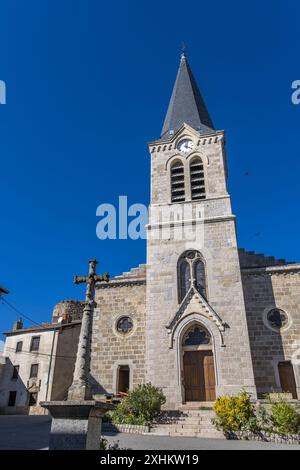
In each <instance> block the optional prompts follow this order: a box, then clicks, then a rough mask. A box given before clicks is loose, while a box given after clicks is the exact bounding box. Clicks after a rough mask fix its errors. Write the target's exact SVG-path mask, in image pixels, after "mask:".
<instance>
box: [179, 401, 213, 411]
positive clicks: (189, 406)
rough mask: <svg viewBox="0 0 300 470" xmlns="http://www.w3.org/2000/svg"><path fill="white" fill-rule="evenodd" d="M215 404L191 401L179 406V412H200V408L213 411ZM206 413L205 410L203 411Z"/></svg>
mask: <svg viewBox="0 0 300 470" xmlns="http://www.w3.org/2000/svg"><path fill="white" fill-rule="evenodd" d="M213 406H214V402H213V401H189V402H188V403H184V404H183V405H180V406H179V408H178V409H179V410H194V409H196V410H199V408H201V407H204V408H211V409H213ZM203 411H205V410H203Z"/></svg>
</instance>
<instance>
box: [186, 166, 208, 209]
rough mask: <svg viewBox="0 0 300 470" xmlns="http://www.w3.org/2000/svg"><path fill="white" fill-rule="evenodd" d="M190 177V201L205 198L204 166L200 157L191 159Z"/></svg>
mask: <svg viewBox="0 0 300 470" xmlns="http://www.w3.org/2000/svg"><path fill="white" fill-rule="evenodd" d="M190 177H191V196H192V201H196V200H198V199H205V197H206V195H205V181H204V168H203V162H202V160H201V158H195V159H194V160H192V161H191V163H190Z"/></svg>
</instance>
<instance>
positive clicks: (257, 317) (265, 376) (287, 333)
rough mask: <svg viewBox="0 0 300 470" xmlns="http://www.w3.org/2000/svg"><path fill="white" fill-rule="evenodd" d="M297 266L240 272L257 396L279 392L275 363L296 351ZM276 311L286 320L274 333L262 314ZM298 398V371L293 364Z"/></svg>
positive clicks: (299, 324)
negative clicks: (283, 312)
mask: <svg viewBox="0 0 300 470" xmlns="http://www.w3.org/2000/svg"><path fill="white" fill-rule="evenodd" d="M299 269H300V265H287V266H285V267H282V268H274V267H273V268H265V269H263V268H261V269H257V270H255V269H254V270H251V269H248V270H242V279H243V288H244V296H245V304H246V311H247V321H248V329H249V337H250V346H251V354H252V360H253V367H254V376H255V382H256V386H257V390H258V393H259V394H261V393H266V392H270V391H272V390H274V391H281V387H280V380H279V374H278V362H280V361H284V360H289V361H290V360H292V358H293V355H294V354H295V353H296V355H297V351H298V359H299V348H300V271H299ZM275 307H277V308H280V309H282V310H283V311H285V312H286V313H287V315H288V317H289V323H288V325H287V327H284V328H283V329H282V330H281V331H279V332H277V331H274V330H272V329H270V327H268V326H267V324H268V323H267V321H266V314H267V312H268V311H270V310H271V309H272V308H275ZM293 367H294V375H295V380H296V385H297V389H298V398H300V370H299V365H298V364H294V366H293Z"/></svg>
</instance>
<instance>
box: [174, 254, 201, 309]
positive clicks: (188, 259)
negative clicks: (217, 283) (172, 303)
mask: <svg viewBox="0 0 300 470" xmlns="http://www.w3.org/2000/svg"><path fill="white" fill-rule="evenodd" d="M192 286H193V287H194V288H195V289H196V290H197V291H198V292H199V294H201V295H202V297H204V298H205V299H206V276H205V265H204V262H203V260H202V257H201V255H200V253H199V252H198V251H186V252H185V253H183V255H182V256H181V257H180V259H179V262H178V300H179V303H181V302H182V301H183V299H184V297H185V296H186V294H187V293H188V291H189V290H190V288H191V287H192Z"/></svg>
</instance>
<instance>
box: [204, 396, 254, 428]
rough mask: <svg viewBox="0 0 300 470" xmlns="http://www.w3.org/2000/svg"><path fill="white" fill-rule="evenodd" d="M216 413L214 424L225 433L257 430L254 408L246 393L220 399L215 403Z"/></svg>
mask: <svg viewBox="0 0 300 470" xmlns="http://www.w3.org/2000/svg"><path fill="white" fill-rule="evenodd" d="M214 411H215V414H216V418H215V419H214V420H213V421H214V424H215V426H216V427H217V429H219V430H222V431H224V432H228V431H240V430H255V429H256V428H257V422H256V417H255V413H254V407H253V405H252V404H251V403H250V397H249V395H248V394H247V393H246V392H245V391H243V392H241V393H240V394H239V395H237V396H221V397H218V398H217V399H216V401H215V403H214Z"/></svg>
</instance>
